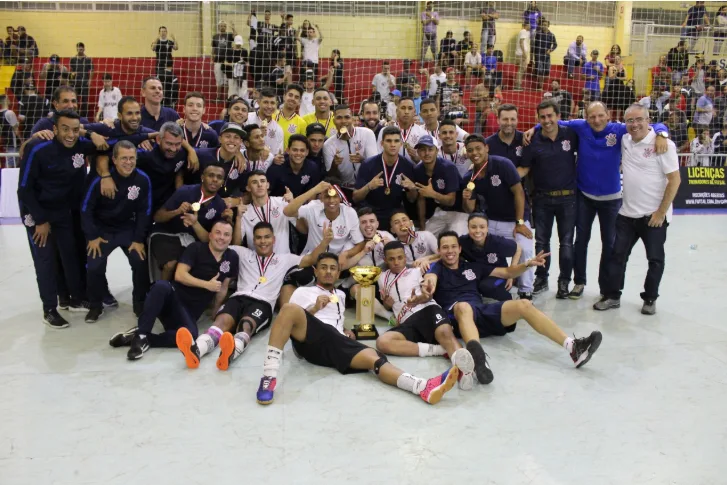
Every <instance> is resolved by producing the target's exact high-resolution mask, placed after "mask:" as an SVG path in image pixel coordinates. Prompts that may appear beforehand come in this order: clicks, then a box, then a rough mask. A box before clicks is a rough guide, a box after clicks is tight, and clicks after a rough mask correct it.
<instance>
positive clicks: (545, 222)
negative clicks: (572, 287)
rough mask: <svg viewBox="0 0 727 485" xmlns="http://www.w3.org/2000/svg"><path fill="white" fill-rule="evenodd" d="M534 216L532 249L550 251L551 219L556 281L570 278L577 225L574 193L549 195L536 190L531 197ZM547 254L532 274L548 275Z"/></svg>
mask: <svg viewBox="0 0 727 485" xmlns="http://www.w3.org/2000/svg"><path fill="white" fill-rule="evenodd" d="M533 220H534V221H535V252H536V253H539V252H540V251H545V252H546V253H549V252H550V236H551V235H552V234H553V221H555V222H556V223H557V224H558V240H559V241H560V249H559V250H558V266H559V267H560V275H559V276H558V281H566V282H570V278H571V273H572V272H573V234H574V232H575V227H576V196H575V194H574V195H566V196H560V197H551V196H549V195H545V194H537V195H536V196H535V197H534V198H533ZM549 268H550V257H548V258H547V259H546V261H545V266H538V268H537V269H536V270H535V276H536V277H539V278H545V279H547V278H548V270H549Z"/></svg>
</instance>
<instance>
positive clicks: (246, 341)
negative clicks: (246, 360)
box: [232, 332, 250, 360]
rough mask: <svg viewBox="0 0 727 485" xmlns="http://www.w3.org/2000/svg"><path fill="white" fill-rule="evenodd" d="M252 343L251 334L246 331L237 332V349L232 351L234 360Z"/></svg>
mask: <svg viewBox="0 0 727 485" xmlns="http://www.w3.org/2000/svg"><path fill="white" fill-rule="evenodd" d="M248 345H250V336H249V335H248V334H247V333H246V332H237V333H236V334H235V351H234V352H233V353H232V360H235V359H237V358H238V357H239V356H241V355H242V353H243V352H244V351H245V349H246V348H247V346H248Z"/></svg>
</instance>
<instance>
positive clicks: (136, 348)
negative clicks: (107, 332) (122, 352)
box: [126, 333, 149, 360]
mask: <svg viewBox="0 0 727 485" xmlns="http://www.w3.org/2000/svg"><path fill="white" fill-rule="evenodd" d="M130 345H131V348H130V349H129V352H128V353H127V354H126V356H127V357H128V358H129V360H138V359H141V358H142V357H143V356H144V352H146V351H147V350H149V339H148V338H147V336H146V335H139V334H138V333H137V334H136V335H134V337H133V338H132V339H131V344H130Z"/></svg>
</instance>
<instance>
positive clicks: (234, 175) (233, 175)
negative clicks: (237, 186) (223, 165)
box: [229, 168, 240, 180]
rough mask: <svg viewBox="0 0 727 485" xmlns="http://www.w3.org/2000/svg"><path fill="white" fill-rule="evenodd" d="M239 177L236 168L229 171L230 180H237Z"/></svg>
mask: <svg viewBox="0 0 727 485" xmlns="http://www.w3.org/2000/svg"><path fill="white" fill-rule="evenodd" d="M239 176H240V172H238V171H237V169H236V168H233V169H232V170H230V175H229V177H230V180H237V177H239Z"/></svg>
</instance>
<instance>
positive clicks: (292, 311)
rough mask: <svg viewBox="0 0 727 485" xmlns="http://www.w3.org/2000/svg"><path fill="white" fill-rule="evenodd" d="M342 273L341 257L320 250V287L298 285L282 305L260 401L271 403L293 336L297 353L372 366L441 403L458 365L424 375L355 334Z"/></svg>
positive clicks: (357, 368)
mask: <svg viewBox="0 0 727 485" xmlns="http://www.w3.org/2000/svg"><path fill="white" fill-rule="evenodd" d="M339 272H340V270H339V265H338V256H337V255H335V254H333V253H323V254H321V255H320V256H318V259H317V262H316V266H315V276H316V286H311V287H306V288H298V289H297V290H295V292H294V293H293V296H292V297H291V300H290V303H286V304H285V305H283V307H282V308H281V309H280V313H279V314H278V316H277V318H276V319H275V321H274V322H273V325H272V327H271V329H270V337H269V339H268V347H267V350H266V352H265V359H264V361H263V377H262V378H261V379H260V387H259V388H258V391H257V402H258V403H260V404H270V403H272V402H273V397H274V392H275V387H276V384H277V378H278V370H279V369H280V364H281V360H282V357H283V347H285V344H286V343H287V342H288V340H292V344H293V349H295V352H296V353H297V355H299V356H301V357H302V358H304V359H305V360H307V361H308V362H310V363H311V364H314V365H320V366H323V367H331V368H334V369H336V370H337V371H338V372H340V373H341V374H348V373H352V372H366V371H371V370H372V371H374V373H375V374H376V375H377V377H378V378H379V380H381V381H382V382H384V383H386V384H389V385H392V386H397V387H398V388H399V389H403V390H405V391H409V392H411V393H413V394H415V395H419V396H420V397H421V398H422V399H423V400H424V401H426V402H428V403H429V404H436V403H438V402H439V401H440V400H441V399H442V396H443V395H444V393H446V392H447V391H449V390H451V389H452V387H454V384H455V382H456V381H457V378H458V377H459V369H458V368H457V367H456V366H453V367H451V368H449V370H447V371H445V372H444V373H443V374H441V375H438V376H436V377H434V378H432V379H428V380H427V379H421V378H418V377H414V376H413V375H411V374H407V373H405V372H403V371H401V370H399V369H398V368H396V367H395V366H394V365H393V364H391V363H389V362H388V360H387V359H386V357H385V356H384V355H383V354H379V353H378V352H377V351H376V350H374V349H372V348H370V347H368V346H366V345H364V344H362V343H361V342H358V341H356V340H354V339H353V338H352V337H353V333H352V332H351V331H350V330H344V327H343V319H344V312H345V307H344V303H343V298H344V294H343V292H342V291H340V290H336V289H335V288H334V287H333V284H334V283H335V282H336V280H337V279H338V276H339Z"/></svg>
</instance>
